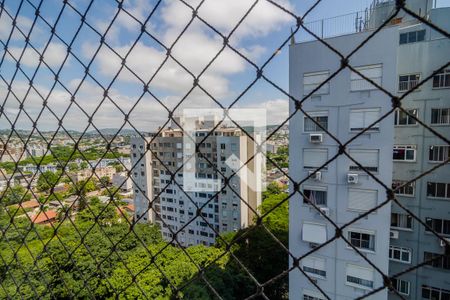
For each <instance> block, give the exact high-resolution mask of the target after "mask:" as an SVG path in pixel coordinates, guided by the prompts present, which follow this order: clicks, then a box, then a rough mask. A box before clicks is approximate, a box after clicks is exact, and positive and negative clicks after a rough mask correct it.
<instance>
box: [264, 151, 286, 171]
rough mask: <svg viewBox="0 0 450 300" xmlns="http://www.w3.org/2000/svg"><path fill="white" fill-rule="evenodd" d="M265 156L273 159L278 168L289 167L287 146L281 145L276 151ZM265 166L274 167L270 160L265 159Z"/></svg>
mask: <svg viewBox="0 0 450 300" xmlns="http://www.w3.org/2000/svg"><path fill="white" fill-rule="evenodd" d="M267 157H268V158H270V159H271V160H273V161H274V162H275V163H276V165H277V166H278V167H279V168H288V167H289V148H288V146H281V147H279V148H278V149H277V153H270V152H268V153H267ZM267 167H268V168H269V169H270V168H274V167H275V166H274V164H273V163H272V162H271V161H269V160H268V161H267Z"/></svg>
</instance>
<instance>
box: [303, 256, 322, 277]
mask: <svg viewBox="0 0 450 300" xmlns="http://www.w3.org/2000/svg"><path fill="white" fill-rule="evenodd" d="M301 263H302V266H303V267H302V268H303V271H305V272H306V273H309V274H311V275H313V276H319V277H323V278H325V277H326V276H327V272H326V271H325V259H323V258H319V257H310V256H308V257H305V258H304V259H302V261H301Z"/></svg>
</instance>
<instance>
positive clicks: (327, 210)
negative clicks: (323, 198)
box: [319, 207, 330, 217]
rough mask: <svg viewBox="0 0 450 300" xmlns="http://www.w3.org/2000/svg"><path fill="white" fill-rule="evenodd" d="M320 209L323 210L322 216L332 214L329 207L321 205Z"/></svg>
mask: <svg viewBox="0 0 450 300" xmlns="http://www.w3.org/2000/svg"><path fill="white" fill-rule="evenodd" d="M319 209H320V211H321V212H322V214H321V216H327V217H329V216H330V209H329V208H328V207H320V208H319Z"/></svg>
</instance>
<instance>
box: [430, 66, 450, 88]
mask: <svg viewBox="0 0 450 300" xmlns="http://www.w3.org/2000/svg"><path fill="white" fill-rule="evenodd" d="M448 87H450V69H447V70H444V71H442V72H440V73H437V74H436V75H434V76H433V88H435V89H439V88H448Z"/></svg>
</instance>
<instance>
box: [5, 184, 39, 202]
mask: <svg viewBox="0 0 450 300" xmlns="http://www.w3.org/2000/svg"><path fill="white" fill-rule="evenodd" d="M30 199H31V193H30V192H29V191H27V190H26V189H25V188H24V187H23V186H21V185H18V184H17V185H15V186H12V187H9V188H7V189H6V190H4V191H3V192H0V203H1V206H0V207H4V206H8V205H12V204H16V203H19V202H22V201H28V200H30Z"/></svg>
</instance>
